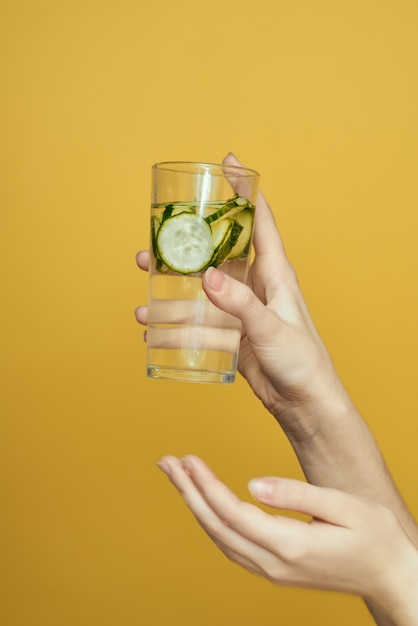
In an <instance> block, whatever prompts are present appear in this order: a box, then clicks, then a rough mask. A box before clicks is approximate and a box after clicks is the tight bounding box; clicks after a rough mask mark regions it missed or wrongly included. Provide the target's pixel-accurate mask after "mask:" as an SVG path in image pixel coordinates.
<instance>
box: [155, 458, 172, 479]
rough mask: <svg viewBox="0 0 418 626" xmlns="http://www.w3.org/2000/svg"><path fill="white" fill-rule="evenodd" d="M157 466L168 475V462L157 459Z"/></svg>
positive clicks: (169, 471)
mask: <svg viewBox="0 0 418 626" xmlns="http://www.w3.org/2000/svg"><path fill="white" fill-rule="evenodd" d="M157 467H159V468H160V470H162V471H163V472H164V473H165V474H167V476H170V474H171V469H170V466H169V465H168V463H166V462H165V461H158V463H157Z"/></svg>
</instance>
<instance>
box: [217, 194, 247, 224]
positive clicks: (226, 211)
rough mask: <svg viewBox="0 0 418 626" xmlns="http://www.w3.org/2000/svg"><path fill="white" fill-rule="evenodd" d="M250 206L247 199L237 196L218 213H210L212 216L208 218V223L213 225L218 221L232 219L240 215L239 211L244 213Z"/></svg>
mask: <svg viewBox="0 0 418 626" xmlns="http://www.w3.org/2000/svg"><path fill="white" fill-rule="evenodd" d="M249 206H251V205H250V203H249V201H248V200H246V199H245V198H241V197H240V196H238V195H235V196H234V197H233V198H231V199H230V200H227V201H226V202H224V204H223V205H222V206H221V207H220V208H219V209H218V210H217V211H214V212H213V213H210V215H208V216H207V217H206V221H207V223H208V224H213V223H214V222H217V221H218V220H221V219H224V218H231V217H233V216H234V215H235V214H236V213H238V212H239V211H243V210H244V209H246V208H247V207H249Z"/></svg>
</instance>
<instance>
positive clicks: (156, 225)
mask: <svg viewBox="0 0 418 626" xmlns="http://www.w3.org/2000/svg"><path fill="white" fill-rule="evenodd" d="M159 229H160V220H159V219H158V217H157V216H156V215H153V216H152V217H151V247H152V252H153V254H154V257H155V267H156V269H157V271H158V272H167V271H168V267H166V266H165V265H164V263H163V261H162V259H161V256H160V253H159V250H158V246H157V234H158V231H159Z"/></svg>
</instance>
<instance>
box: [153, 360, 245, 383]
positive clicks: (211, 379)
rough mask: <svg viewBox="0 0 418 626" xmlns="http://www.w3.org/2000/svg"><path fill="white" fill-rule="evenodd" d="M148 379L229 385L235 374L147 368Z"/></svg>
mask: <svg viewBox="0 0 418 626" xmlns="http://www.w3.org/2000/svg"><path fill="white" fill-rule="evenodd" d="M147 376H148V378H161V379H165V380H178V381H183V382H189V383H223V384H231V383H233V382H234V381H235V372H208V371H199V370H188V369H184V370H183V369H175V368H170V367H159V366H157V365H148V366H147Z"/></svg>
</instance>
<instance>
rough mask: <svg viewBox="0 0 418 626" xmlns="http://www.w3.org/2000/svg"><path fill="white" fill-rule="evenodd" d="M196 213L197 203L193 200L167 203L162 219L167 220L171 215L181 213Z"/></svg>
mask: <svg viewBox="0 0 418 626" xmlns="http://www.w3.org/2000/svg"><path fill="white" fill-rule="evenodd" d="M185 212H187V213H188V212H190V213H196V205H195V204H193V203H192V202H175V203H173V204H166V206H165V209H164V212H163V215H162V218H161V221H162V222H165V220H166V219H168V218H169V217H174V216H175V215H178V214H179V213H185Z"/></svg>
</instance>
